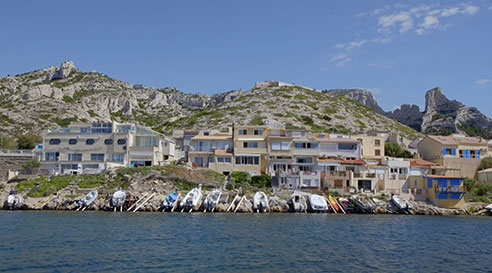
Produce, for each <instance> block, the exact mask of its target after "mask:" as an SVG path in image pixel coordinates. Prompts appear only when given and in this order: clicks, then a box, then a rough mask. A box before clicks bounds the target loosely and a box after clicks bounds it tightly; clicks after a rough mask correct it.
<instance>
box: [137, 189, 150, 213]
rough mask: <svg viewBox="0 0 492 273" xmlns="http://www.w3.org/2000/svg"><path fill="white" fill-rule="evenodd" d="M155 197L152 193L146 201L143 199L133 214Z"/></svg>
mask: <svg viewBox="0 0 492 273" xmlns="http://www.w3.org/2000/svg"><path fill="white" fill-rule="evenodd" d="M154 195H155V192H154V193H152V194H151V195H150V196H149V197H147V199H145V200H144V201H143V202H142V203H140V205H138V206H137V207H136V208H135V209H134V210H133V212H136V211H137V210H138V209H139V208H141V207H142V206H143V205H145V203H147V202H149V200H150V199H152V197H154Z"/></svg>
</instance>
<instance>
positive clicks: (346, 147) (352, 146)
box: [338, 143, 357, 150]
mask: <svg viewBox="0 0 492 273" xmlns="http://www.w3.org/2000/svg"><path fill="white" fill-rule="evenodd" d="M355 149H357V145H356V144H342V143H339V144H338V150H355Z"/></svg>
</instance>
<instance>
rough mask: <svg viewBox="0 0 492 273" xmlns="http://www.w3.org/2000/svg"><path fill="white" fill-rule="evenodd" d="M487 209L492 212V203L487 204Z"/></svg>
mask: <svg viewBox="0 0 492 273" xmlns="http://www.w3.org/2000/svg"><path fill="white" fill-rule="evenodd" d="M485 209H486V210H488V211H489V212H492V204H490V205H488V206H486V207H485Z"/></svg>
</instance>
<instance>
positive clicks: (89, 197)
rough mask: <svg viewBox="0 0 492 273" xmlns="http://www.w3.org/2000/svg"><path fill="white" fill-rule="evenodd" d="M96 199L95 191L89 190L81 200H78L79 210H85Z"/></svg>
mask: <svg viewBox="0 0 492 273" xmlns="http://www.w3.org/2000/svg"><path fill="white" fill-rule="evenodd" d="M96 198H97V190H91V191H90V192H89V193H88V194H86V195H85V196H84V197H82V199H80V200H79V203H78V205H79V209H81V208H84V207H85V208H86V207H88V206H90V205H91V204H92V202H94V200H96Z"/></svg>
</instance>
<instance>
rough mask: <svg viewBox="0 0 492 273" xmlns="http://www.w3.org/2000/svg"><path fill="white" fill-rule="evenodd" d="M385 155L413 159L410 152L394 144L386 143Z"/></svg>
mask: <svg viewBox="0 0 492 273" xmlns="http://www.w3.org/2000/svg"><path fill="white" fill-rule="evenodd" d="M384 155H385V156H391V157H400V158H412V153H410V151H408V150H405V149H403V148H402V147H401V146H400V145H398V144H397V143H394V142H386V143H384Z"/></svg>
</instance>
